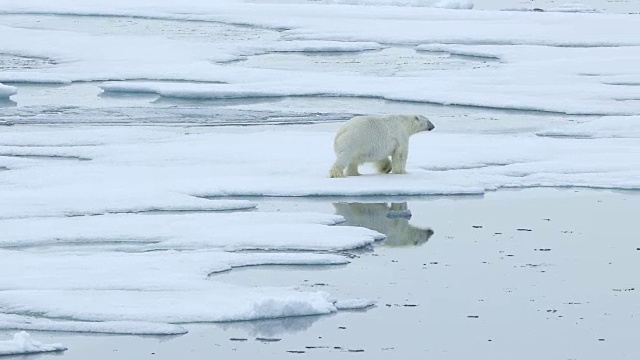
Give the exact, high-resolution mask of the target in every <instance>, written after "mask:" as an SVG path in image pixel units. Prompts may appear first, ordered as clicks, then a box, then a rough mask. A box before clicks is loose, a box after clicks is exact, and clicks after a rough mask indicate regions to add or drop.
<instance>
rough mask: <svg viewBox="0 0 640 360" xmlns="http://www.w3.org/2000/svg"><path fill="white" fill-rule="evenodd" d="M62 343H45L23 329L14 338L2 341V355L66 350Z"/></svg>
mask: <svg viewBox="0 0 640 360" xmlns="http://www.w3.org/2000/svg"><path fill="white" fill-rule="evenodd" d="M65 350H67V348H66V347H65V346H64V345H62V344H43V343H41V342H39V341H36V340H34V339H32V338H31V335H29V334H28V333H26V332H24V331H21V332H19V333H16V334H15V335H14V336H13V340H7V341H0V356H6V355H22V354H36V353H43V352H53V351H65Z"/></svg>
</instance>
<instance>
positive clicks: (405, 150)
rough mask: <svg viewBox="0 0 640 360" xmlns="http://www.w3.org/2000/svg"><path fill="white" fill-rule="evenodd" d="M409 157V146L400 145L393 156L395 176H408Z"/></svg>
mask: <svg viewBox="0 0 640 360" xmlns="http://www.w3.org/2000/svg"><path fill="white" fill-rule="evenodd" d="M408 157H409V146H408V144H407V145H400V146H398V147H397V148H396V150H395V151H394V152H393V154H391V169H392V171H393V173H394V174H406V173H407V170H406V167H407V158H408Z"/></svg>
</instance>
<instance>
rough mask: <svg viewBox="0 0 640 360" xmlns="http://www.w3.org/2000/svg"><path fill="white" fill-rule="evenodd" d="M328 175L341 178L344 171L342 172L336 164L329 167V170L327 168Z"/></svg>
mask: <svg viewBox="0 0 640 360" xmlns="http://www.w3.org/2000/svg"><path fill="white" fill-rule="evenodd" d="M329 177H330V178H342V177H344V173H343V172H342V169H341V168H339V167H338V166H334V167H332V168H331V170H329Z"/></svg>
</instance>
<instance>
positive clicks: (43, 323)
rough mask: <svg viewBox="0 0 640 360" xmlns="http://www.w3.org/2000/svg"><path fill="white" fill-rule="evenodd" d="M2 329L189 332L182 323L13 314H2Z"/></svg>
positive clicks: (130, 332)
mask: <svg viewBox="0 0 640 360" xmlns="http://www.w3.org/2000/svg"><path fill="white" fill-rule="evenodd" d="M0 329H1V330H38V331H64V332H90V333H104V334H130V335H179V334H186V333H187V330H186V329H185V328H184V327H182V326H180V325H174V324H165V323H150V322H141V321H67V320H51V319H46V318H36V317H31V316H21V315H13V314H0Z"/></svg>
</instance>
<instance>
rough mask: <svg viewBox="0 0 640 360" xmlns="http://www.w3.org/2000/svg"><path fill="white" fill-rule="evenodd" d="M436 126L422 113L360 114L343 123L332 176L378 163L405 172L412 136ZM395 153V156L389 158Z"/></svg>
mask: <svg viewBox="0 0 640 360" xmlns="http://www.w3.org/2000/svg"><path fill="white" fill-rule="evenodd" d="M433 128H434V126H433V124H432V123H431V121H429V119H427V118H426V117H424V116H422V115H381V116H356V117H354V118H351V119H350V120H349V121H347V122H346V123H345V124H344V125H342V126H341V127H340V129H339V130H338V133H337V134H336V137H335V139H334V140H333V149H334V150H335V153H336V162H335V163H334V164H333V167H332V168H331V170H330V171H329V176H330V177H332V178H337V177H344V175H345V174H344V169H345V168H346V169H347V172H346V175H347V176H355V175H360V174H359V173H358V166H359V165H361V164H364V163H367V162H372V163H375V164H376V168H377V169H378V171H379V172H381V173H390V172H392V171H393V173H394V174H405V173H406V164H407V157H408V155H409V137H410V136H411V135H413V134H415V133H418V132H421V131H431V130H433ZM389 157H391V160H389Z"/></svg>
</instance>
